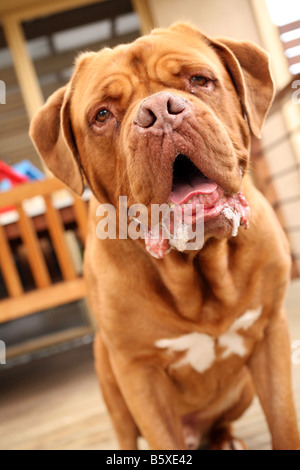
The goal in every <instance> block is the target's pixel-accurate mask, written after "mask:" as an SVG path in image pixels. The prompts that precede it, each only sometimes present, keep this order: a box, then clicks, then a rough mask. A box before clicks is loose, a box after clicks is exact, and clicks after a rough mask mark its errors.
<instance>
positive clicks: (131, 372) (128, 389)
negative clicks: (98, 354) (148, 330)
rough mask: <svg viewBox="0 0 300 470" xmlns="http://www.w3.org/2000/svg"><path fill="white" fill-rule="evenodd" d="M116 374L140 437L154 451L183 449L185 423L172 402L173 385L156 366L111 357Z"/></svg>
mask: <svg viewBox="0 0 300 470" xmlns="http://www.w3.org/2000/svg"><path fill="white" fill-rule="evenodd" d="M112 365H113V369H114V373H115V375H116V377H117V380H118V384H119V387H120V389H121V391H122V394H123V396H124V398H125V401H126V403H127V406H128V408H129V410H130V412H131V414H132V416H133V417H134V420H135V422H136V423H137V425H138V427H139V429H140V431H141V434H142V435H143V437H144V438H145V439H146V440H147V442H148V445H149V447H150V448H151V449H153V450H177V449H184V442H183V433H182V424H181V419H180V417H179V414H178V413H176V409H175V406H174V403H173V401H174V400H173V396H174V394H172V385H171V382H170V380H169V378H168V376H167V375H166V373H165V372H164V370H162V369H160V368H159V367H157V366H154V365H145V364H143V363H135V362H130V363H126V364H124V360H123V359H122V360H120V361H118V360H117V359H116V358H112Z"/></svg>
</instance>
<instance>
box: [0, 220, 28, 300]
mask: <svg viewBox="0 0 300 470" xmlns="http://www.w3.org/2000/svg"><path fill="white" fill-rule="evenodd" d="M0 268H1V271H2V275H3V279H4V282H5V285H6V289H7V292H8V295H9V296H10V297H20V296H21V295H22V294H23V293H24V290H23V286H22V283H21V280H20V276H19V273H18V271H17V268H16V266H15V263H14V258H13V255H12V252H11V249H10V245H9V243H8V241H7V238H6V235H5V231H4V228H3V227H2V225H0Z"/></svg>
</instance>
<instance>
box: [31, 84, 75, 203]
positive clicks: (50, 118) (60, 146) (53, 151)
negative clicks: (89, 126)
mask: <svg viewBox="0 0 300 470" xmlns="http://www.w3.org/2000/svg"><path fill="white" fill-rule="evenodd" d="M70 96H71V87H70V85H67V86H65V87H63V88H60V89H59V90H57V91H56V92H55V93H54V94H53V95H52V96H50V98H49V99H48V101H47V102H46V104H45V105H44V106H43V107H42V108H41V109H40V110H39V111H38V113H37V114H36V115H35V117H34V118H33V121H32V123H31V126H30V132H29V135H30V137H31V139H32V141H33V143H34V144H35V147H36V149H37V151H38V153H39V154H40V156H41V157H42V159H43V160H44V162H45V163H46V166H47V167H48V168H49V170H51V171H52V173H53V174H54V175H55V176H56V177H57V178H59V179H60V180H61V181H63V183H65V184H66V185H67V186H69V187H70V188H71V189H72V190H73V191H74V192H75V193H77V194H78V195H80V196H81V194H82V193H83V191H84V182H83V177H82V173H81V168H80V162H79V156H78V152H77V148H76V143H75V139H74V136H73V133H72V126H71V121H70Z"/></svg>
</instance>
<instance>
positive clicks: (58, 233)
mask: <svg viewBox="0 0 300 470" xmlns="http://www.w3.org/2000/svg"><path fill="white" fill-rule="evenodd" d="M45 203H46V217H47V222H48V230H49V233H50V237H51V240H52V243H53V246H54V249H55V253H56V256H57V259H58V263H59V266H60V269H61V272H62V275H63V278H64V279H65V280H66V281H71V280H73V279H76V277H77V275H76V272H75V269H74V265H73V262H72V259H71V257H70V254H69V251H68V247H67V244H66V240H65V237H64V226H63V222H62V219H61V217H60V215H59V213H58V212H57V210H56V209H55V208H54V207H53V204H52V200H51V196H46V197H45Z"/></svg>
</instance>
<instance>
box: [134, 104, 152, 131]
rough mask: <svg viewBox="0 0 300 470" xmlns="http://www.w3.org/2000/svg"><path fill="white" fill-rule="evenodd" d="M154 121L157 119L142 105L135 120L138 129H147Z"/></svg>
mask: <svg viewBox="0 0 300 470" xmlns="http://www.w3.org/2000/svg"><path fill="white" fill-rule="evenodd" d="M156 120H157V117H156V116H155V114H154V112H153V111H152V110H151V109H149V108H146V107H145V106H144V105H142V106H141V107H140V109H139V112H138V114H137V117H136V119H135V124H137V125H138V126H139V127H143V128H144V129H148V128H149V127H152V126H153V125H154V124H155V122H156Z"/></svg>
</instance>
